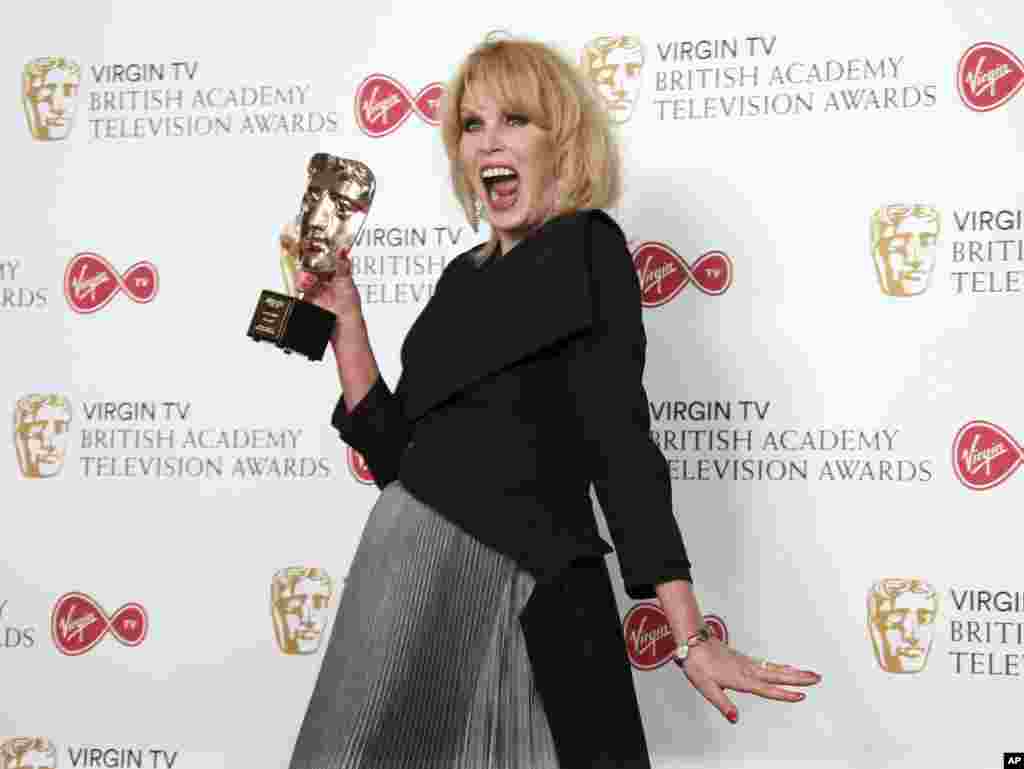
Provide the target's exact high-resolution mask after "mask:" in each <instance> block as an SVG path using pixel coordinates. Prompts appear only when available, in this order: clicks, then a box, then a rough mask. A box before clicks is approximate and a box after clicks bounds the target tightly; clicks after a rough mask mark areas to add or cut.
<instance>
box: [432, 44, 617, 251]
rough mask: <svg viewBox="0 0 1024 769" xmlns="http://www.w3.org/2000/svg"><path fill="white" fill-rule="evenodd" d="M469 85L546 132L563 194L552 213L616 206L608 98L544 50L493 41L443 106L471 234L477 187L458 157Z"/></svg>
mask: <svg viewBox="0 0 1024 769" xmlns="http://www.w3.org/2000/svg"><path fill="white" fill-rule="evenodd" d="M471 87H472V88H473V89H482V90H484V91H486V92H487V93H489V94H490V95H491V96H492V98H494V99H495V101H497V102H498V104H499V105H501V108H502V109H503V110H506V111H509V112H520V113H522V114H525V115H526V116H527V117H528V118H529V119H530V122H532V123H533V124H534V125H536V126H538V127H539V128H542V129H543V130H545V131H547V132H549V135H550V137H551V146H552V149H553V152H554V156H555V177H556V178H557V179H558V181H559V188H560V190H561V194H560V196H559V200H558V208H557V210H556V211H555V214H554V215H555V216H559V215H561V214H567V213H573V212H574V211H578V210H581V209H587V208H607V207H609V206H612V205H614V204H615V202H616V201H617V200H618V198H619V195H620V194H621V191H622V161H621V158H620V156H619V148H618V142H617V141H616V139H615V136H614V133H613V129H612V125H611V121H610V120H609V118H608V113H607V111H606V109H605V105H604V101H603V100H602V99H601V97H600V96H599V95H598V94H596V93H595V92H594V90H593V86H592V85H591V84H590V82H589V81H588V79H587V78H586V77H584V76H583V75H582V73H580V71H579V70H578V69H577V68H576V67H575V66H574V65H573V64H571V63H570V62H569V61H568V60H567V59H565V58H564V57H563V56H562V55H561V54H560V53H558V52H557V51H556V50H555V49H553V48H551V47H549V46H547V45H544V44H542V43H537V42H533V41H530V40H516V39H508V38H504V39H493V38H491V37H490V36H489V38H488V39H487V40H485V41H484V42H483V43H481V44H480V45H479V46H477V47H476V48H475V49H474V50H473V51H471V52H470V54H469V55H468V56H467V57H466V58H465V60H464V61H463V62H462V64H461V65H460V66H459V68H458V70H457V71H456V72H455V76H454V77H453V78H452V79H451V81H450V83H449V84H448V89H447V91H446V92H445V95H444V98H443V99H442V104H441V135H442V138H443V139H444V148H445V151H446V152H447V154H448V162H449V167H450V172H451V180H452V186H453V188H454V191H455V197H456V199H457V200H458V201H459V204H460V205H461V206H462V208H463V210H464V211H465V212H466V217H467V218H468V219H469V221H470V222H471V223H472V224H473V225H474V227H473V229H474V230H475V229H476V223H477V216H476V212H475V210H474V208H475V205H474V204H475V201H474V195H473V188H472V186H471V184H470V181H469V179H468V178H467V177H466V173H465V170H464V169H463V167H462V162H461V157H460V153H459V146H460V143H461V140H462V116H461V114H460V112H461V107H462V100H463V98H464V97H465V95H466V92H467V91H468V90H469V89H470V88H471ZM497 242H498V238H497V235H496V234H495V233H494V232H493V230H492V232H491V238H490V240H489V241H488V242H487V244H486V245H485V246H484V247H483V248H482V249H480V252H479V254H478V255H479V256H480V257H482V258H486V257H487V256H489V255H490V254H491V253H493V251H494V249H495V247H496V246H497Z"/></svg>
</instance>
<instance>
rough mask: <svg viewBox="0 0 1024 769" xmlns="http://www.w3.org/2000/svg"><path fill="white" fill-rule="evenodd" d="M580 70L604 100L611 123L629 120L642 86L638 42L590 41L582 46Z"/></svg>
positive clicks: (641, 55) (630, 38)
mask: <svg viewBox="0 0 1024 769" xmlns="http://www.w3.org/2000/svg"><path fill="white" fill-rule="evenodd" d="M580 66H581V68H582V69H583V73H584V74H585V75H586V76H587V77H589V78H590V80H591V82H593V84H594V85H595V86H596V87H597V90H598V91H599V92H600V94H601V96H602V97H603V98H604V101H605V104H606V105H607V107H608V115H609V117H610V118H611V119H612V121H613V122H615V123H625V122H626V121H627V120H629V119H630V117H632V116H633V110H634V109H635V108H636V104H637V102H638V101H639V99H640V86H641V85H642V84H643V79H642V75H643V68H644V47H643V43H641V42H640V39H639V38H637V37H633V36H632V35H618V36H614V37H612V36H608V37H598V38H594V39H593V40H591V41H590V42H588V43H587V44H586V45H585V46H584V48H583V54H582V56H581V57H580Z"/></svg>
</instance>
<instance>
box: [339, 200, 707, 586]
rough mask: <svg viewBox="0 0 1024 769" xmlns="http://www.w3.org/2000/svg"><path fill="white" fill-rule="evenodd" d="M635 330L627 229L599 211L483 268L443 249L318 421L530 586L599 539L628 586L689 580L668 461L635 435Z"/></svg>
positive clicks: (641, 398)
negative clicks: (423, 298)
mask: <svg viewBox="0 0 1024 769" xmlns="http://www.w3.org/2000/svg"><path fill="white" fill-rule="evenodd" d="M646 345H647V338H646V334H645V332H644V327H643V320H642V308H641V303H640V286H639V280H638V278H637V275H636V272H635V270H634V268H633V263H632V259H631V258H630V255H629V251H628V249H627V248H626V242H625V237H624V235H623V234H622V231H621V229H619V227H618V225H617V224H616V223H615V222H614V221H613V220H612V219H611V218H610V217H608V216H607V215H606V214H604V213H603V212H600V211H587V212H580V213H576V214H571V215H566V216H561V217H558V218H556V219H553V220H551V221H549V222H547V223H546V224H545V225H544V226H543V227H542V228H541V229H540V230H539V231H537V232H536V233H534V234H532V235H531V236H530V237H528V238H527V239H525V240H523V241H522V242H521V243H520V244H519V245H518V246H516V248H515V249H514V250H513V251H511V252H510V253H509V254H507V255H505V256H504V257H501V258H498V259H494V258H492V259H491V260H490V262H489V263H488V264H487V265H486V266H484V267H483V268H478V267H476V266H475V265H474V264H473V263H472V262H471V260H470V259H469V252H466V253H465V254H462V255H460V256H459V257H457V258H455V259H454V260H452V262H451V263H450V264H449V265H448V266H447V267H446V268H445V270H444V272H443V274H442V276H441V278H440V279H439V280H438V283H437V286H436V287H435V290H434V294H433V296H432V297H431V299H430V300H429V301H428V303H427V305H426V306H425V307H424V309H423V311H422V312H421V314H420V316H419V317H418V318H417V320H416V322H415V323H414V324H413V326H412V328H411V329H410V331H409V334H408V335H407V337H406V339H405V341H404V343H403V345H402V351H401V353H402V356H401V357H402V365H403V370H402V376H401V378H400V380H399V383H398V385H397V387H396V388H395V390H394V392H392V391H391V390H390V389H389V388H388V386H387V385H386V384H385V382H384V381H383V378H378V379H377V380H376V382H375V383H374V385H373V386H372V388H371V389H370V391H369V392H368V393H367V395H366V396H365V397H364V398H363V399H362V400H361V401H360V402H359V403H358V404H357V405H356V407H355V408H354V409H353V410H352V412H351V413H347V411H346V408H345V404H344V399H341V400H339V402H338V405H337V407H336V408H335V411H334V416H333V420H332V421H333V424H334V425H335V427H336V428H337V429H338V431H339V433H340V435H341V437H342V439H343V440H344V441H345V442H346V443H348V444H349V445H351V446H352V447H353V448H354V449H356V450H357V451H359V452H360V453H361V454H362V455H363V456H364V458H365V459H366V462H367V464H368V465H369V467H370V470H371V471H372V472H373V475H374V479H375V481H376V483H377V485H378V486H379V487H380V488H381V489H383V488H384V487H385V486H386V485H387V484H388V483H390V482H391V481H392V480H394V479H395V478H399V479H400V480H401V482H402V485H403V486H405V488H406V489H407V490H408V491H409V492H410V493H412V494H413V495H414V496H415V497H417V498H418V499H420V500H421V501H423V502H425V503H426V504H429V505H431V506H432V507H433V508H434V509H436V510H437V511H438V512H439V513H440V514H441V515H443V516H444V517H446V518H447V519H449V520H450V521H452V522H453V523H455V524H456V525H458V526H460V527H461V528H462V529H464V530H465V531H466V532H468V533H469V534H470V535H472V536H473V537H475V538H477V539H478V540H480V541H482V542H484V543H485V544H487V545H489V546H490V547H492V548H494V549H496V550H498V551H499V552H502V553H504V554H506V555H508V556H511V557H512V558H514V559H515V560H516V561H518V562H519V563H520V565H522V566H523V567H524V568H526V569H528V570H529V571H531V572H532V573H534V575H535V576H536V577H537V579H538V580H540V581H543V580H545V579H550V578H553V577H554V576H556V575H557V574H558V573H559V572H560V571H561V569H562V568H563V567H564V566H565V565H566V564H568V563H569V562H570V561H572V560H573V559H575V558H577V557H580V556H587V555H599V554H603V553H607V552H610V551H611V548H610V547H609V546H608V544H607V543H606V542H605V541H604V540H603V539H601V538H600V537H599V535H598V533H597V526H596V521H595V519H594V512H593V508H592V505H591V502H590V494H589V488H590V484H591V483H593V484H594V486H595V488H596V491H597V498H598V500H599V502H600V504H601V508H602V510H603V512H604V514H605V516H606V519H607V521H608V525H609V530H610V532H611V535H612V539H613V541H614V542H615V546H616V550H617V553H618V559H619V565H620V567H621V571H622V575H623V579H624V581H625V584H626V590H627V592H628V594H629V595H630V597H632V598H650V597H653V596H654V589H653V588H654V585H655V584H657V583H659V582H665V581H668V580H671V579H686V580H689V579H690V578H691V577H690V562H689V560H688V559H687V556H686V551H685V548H684V546H683V542H682V538H681V536H680V534H679V528H678V526H677V524H676V519H675V515H674V513H673V510H672V492H671V483H670V478H669V472H668V465H667V463H666V461H665V458H664V456H663V455H662V453H661V451H660V449H658V447H657V446H656V445H655V444H654V443H653V441H652V440H651V437H650V416H649V411H648V401H647V394H646V392H645V390H644V387H643V383H642V377H643V368H644V356H645V350H646Z"/></svg>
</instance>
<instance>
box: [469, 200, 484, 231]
mask: <svg viewBox="0 0 1024 769" xmlns="http://www.w3.org/2000/svg"><path fill="white" fill-rule="evenodd" d="M469 211H470V213H469V224H470V226H471V227H472V228H473V232H476V231H477V230H478V229H479V228H480V217H481V216H483V213H484V204H483V203H482V202H481V201H480V198H478V197H477V196H476V195H474V196H473V202H472V204H471V205H470V207H469Z"/></svg>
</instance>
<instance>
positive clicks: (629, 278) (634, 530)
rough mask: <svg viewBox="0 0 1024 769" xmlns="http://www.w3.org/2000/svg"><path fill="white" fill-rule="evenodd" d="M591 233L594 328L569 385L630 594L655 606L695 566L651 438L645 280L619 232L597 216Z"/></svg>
mask: <svg viewBox="0 0 1024 769" xmlns="http://www.w3.org/2000/svg"><path fill="white" fill-rule="evenodd" d="M583 226H584V227H586V228H588V229H587V235H588V237H587V238H586V242H585V248H586V249H587V251H588V263H589V268H590V290H591V296H592V301H593V310H594V324H593V327H592V328H591V329H590V331H589V332H588V333H587V334H586V335H585V336H584V337H582V338H581V339H580V340H579V347H578V350H577V353H578V354H577V355H576V356H575V358H574V359H573V360H572V362H571V363H570V371H569V386H570V387H571V388H572V390H573V391H574V392H575V393H576V408H577V419H578V423H579V427H580V431H581V433H582V435H583V438H584V450H585V452H586V462H587V466H588V467H589V468H590V476H591V479H592V480H593V483H594V487H595V490H596V492H597V498H598V501H600V503H601V509H602V511H603V512H604V515H605V518H606V519H607V521H608V528H609V530H610V532H611V535H612V539H613V540H614V542H615V548H616V551H617V554H618V559H619V565H620V567H621V570H622V576H623V580H624V581H625V583H626V592H627V593H628V594H629V596H630V597H631V598H651V597H653V596H654V595H655V591H654V586H655V585H656V584H658V583H661V582H669V581H672V580H683V581H687V582H688V581H689V580H690V562H689V560H688V558H687V556H686V550H685V548H684V546H683V541H682V537H681V536H680V534H679V526H678V524H677V523H676V519H675V514H674V513H673V510H672V488H671V481H670V477H669V470H668V463H667V462H666V461H665V457H664V456H663V455H662V453H661V451H660V449H658V447H657V446H656V445H655V444H654V442H653V441H652V440H651V437H650V426H651V422H650V411H649V406H648V401H647V393H646V391H645V390H644V387H643V381H642V380H643V370H644V362H645V355H646V347H647V337H646V334H645V332H644V326H643V317H642V310H643V308H642V306H641V304H640V281H639V279H638V278H637V275H636V270H635V269H634V268H633V260H632V258H631V257H630V255H629V251H628V249H627V248H626V241H625V238H624V237H623V235H622V232H621V230H619V229H618V227H616V226H615V225H614V224H612V223H611V222H609V221H608V220H605V219H603V218H599V217H598V216H596V215H595V216H590V217H587V220H586V221H585V223H584V225H583Z"/></svg>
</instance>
